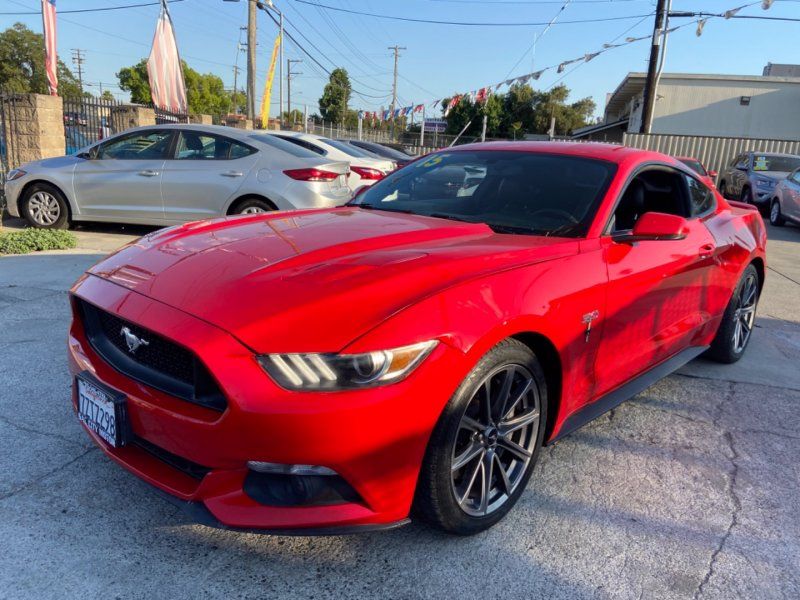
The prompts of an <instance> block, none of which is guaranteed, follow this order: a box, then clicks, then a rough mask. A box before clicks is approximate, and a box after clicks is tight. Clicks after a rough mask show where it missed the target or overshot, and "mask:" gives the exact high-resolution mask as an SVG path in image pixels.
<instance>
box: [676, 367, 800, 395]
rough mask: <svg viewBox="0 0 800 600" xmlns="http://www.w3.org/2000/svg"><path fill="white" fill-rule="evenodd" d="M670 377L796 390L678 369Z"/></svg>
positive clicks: (789, 389)
mask: <svg viewBox="0 0 800 600" xmlns="http://www.w3.org/2000/svg"><path fill="white" fill-rule="evenodd" d="M670 377H686V378H687V379H700V380H703V381H714V382H716V383H719V382H724V383H743V384H744V385H752V386H757V387H764V388H772V389H776V390H787V391H789V392H798V391H800V390H798V389H797V388H793V387H786V386H784V385H771V384H769V383H751V382H749V381H733V380H731V379H722V378H721V377H720V378H718V377H706V376H704V375H690V374H689V373H681V372H680V371H675V372H674V373H672V374H671V375H670Z"/></svg>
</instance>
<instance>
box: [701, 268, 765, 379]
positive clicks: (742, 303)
mask: <svg viewBox="0 0 800 600" xmlns="http://www.w3.org/2000/svg"><path fill="white" fill-rule="evenodd" d="M758 283H759V282H758V271H756V268H755V267H754V266H753V265H748V266H747V268H746V269H745V270H744V273H743V274H742V278H741V279H740V280H739V284H738V285H737V286H736V289H735V290H734V291H733V296H731V299H730V302H728V306H727V308H726V309H725V314H723V315H722V323H720V326H719V329H718V330H717V335H716V336H715V337H714V341H712V342H711V347H710V348H709V349H708V352H707V355H708V357H709V358H711V359H713V360H716V361H718V362H722V363H735V362H736V361H737V360H739V359H740V358H742V356H743V355H744V351H745V349H746V348H747V344H748V343H749V342H750V336H751V334H752V333H753V327H754V325H755V319H756V306H757V305H758Z"/></svg>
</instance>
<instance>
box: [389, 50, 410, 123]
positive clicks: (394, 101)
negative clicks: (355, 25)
mask: <svg viewBox="0 0 800 600" xmlns="http://www.w3.org/2000/svg"><path fill="white" fill-rule="evenodd" d="M389 50H393V51H394V81H393V83H392V138H394V111H395V108H397V59H398V58H399V57H400V50H406V47H405V46H398V45H396V44H395V45H394V46H389Z"/></svg>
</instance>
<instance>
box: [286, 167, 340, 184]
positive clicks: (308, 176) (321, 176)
mask: <svg viewBox="0 0 800 600" xmlns="http://www.w3.org/2000/svg"><path fill="white" fill-rule="evenodd" d="M283 173H284V174H285V175H288V176H289V177H291V178H292V179H296V180H297V181H333V180H334V179H336V178H337V177H339V173H334V172H332V171H322V170H320V169H289V170H288V171H284V172H283Z"/></svg>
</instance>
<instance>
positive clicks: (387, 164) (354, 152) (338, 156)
mask: <svg viewBox="0 0 800 600" xmlns="http://www.w3.org/2000/svg"><path fill="white" fill-rule="evenodd" d="M265 133H267V134H269V135H273V136H275V137H277V138H281V139H284V140H286V141H287V142H291V143H292V144H296V145H297V146H300V147H302V148H305V149H306V150H310V151H311V152H314V153H315V154H319V155H320V156H325V157H327V158H329V159H331V160H346V161H348V162H349V163H350V179H349V180H348V182H349V184H350V187H351V188H352V189H354V190H355V189H358V188H360V187H363V186H367V185H372V184H373V183H375V182H376V181H380V180H381V179H383V178H384V177H386V175H387V174H388V173H391V172H392V171H394V170H395V169H396V168H397V164H396V163H395V162H394V161H391V160H386V159H384V158H381V157H379V156H376V155H374V154H371V153H369V152H366V151H364V150H361V149H359V148H356V147H354V146H351V145H350V144H346V143H344V142H340V141H338V140H332V139H330V138H324V137H321V136H319V135H312V134H310V133H301V132H296V131H267V132H265Z"/></svg>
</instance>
